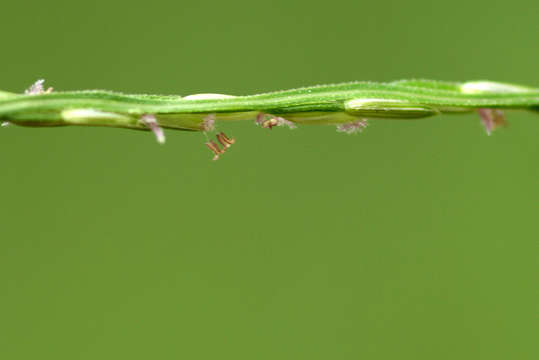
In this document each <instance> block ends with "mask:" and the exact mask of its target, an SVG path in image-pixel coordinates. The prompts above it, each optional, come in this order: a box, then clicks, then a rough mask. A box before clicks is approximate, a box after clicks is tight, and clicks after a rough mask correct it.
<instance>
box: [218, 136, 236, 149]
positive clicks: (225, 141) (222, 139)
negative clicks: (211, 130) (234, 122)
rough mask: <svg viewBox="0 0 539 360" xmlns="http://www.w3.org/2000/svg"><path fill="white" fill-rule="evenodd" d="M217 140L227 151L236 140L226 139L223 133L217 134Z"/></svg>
mask: <svg viewBox="0 0 539 360" xmlns="http://www.w3.org/2000/svg"><path fill="white" fill-rule="evenodd" d="M217 140H219V142H220V143H221V145H223V147H224V148H225V149H228V148H229V147H231V146H232V144H234V143H235V142H236V140H234V139H230V138H228V137H227V136H226V135H225V133H224V132H220V133H219V134H217Z"/></svg>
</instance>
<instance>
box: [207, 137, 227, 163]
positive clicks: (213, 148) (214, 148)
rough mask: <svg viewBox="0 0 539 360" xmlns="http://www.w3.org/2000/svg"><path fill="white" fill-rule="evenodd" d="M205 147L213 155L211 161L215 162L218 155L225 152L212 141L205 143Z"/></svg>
mask: <svg viewBox="0 0 539 360" xmlns="http://www.w3.org/2000/svg"><path fill="white" fill-rule="evenodd" d="M205 145H206V146H207V147H208V148H209V149H210V150H211V151H212V152H213V153H214V154H215V156H214V157H213V160H214V161H215V160H217V159H219V155H221V154H224V153H225V151H224V150H223V149H220V148H219V145H217V144H216V143H215V142H213V141H212V140H210V141H208V142H207V143H205Z"/></svg>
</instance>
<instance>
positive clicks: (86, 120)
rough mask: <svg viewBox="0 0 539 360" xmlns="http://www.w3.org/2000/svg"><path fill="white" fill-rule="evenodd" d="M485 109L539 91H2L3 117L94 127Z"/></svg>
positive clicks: (309, 120)
mask: <svg viewBox="0 0 539 360" xmlns="http://www.w3.org/2000/svg"><path fill="white" fill-rule="evenodd" d="M480 108H490V109H523V110H537V109H538V108H539V89H536V88H528V87H523V86H519V85H512V84H502V83H495V82H486V81H475V82H466V83H448V82H440V81H430V80H401V81H396V82H390V83H372V82H352V83H344V84H336V85H323V86H313V87H305V88H300V89H293V90H285V91H277V92H271V93H264V94H258V95H251V96H229V95H217V94H199V95H194V96H187V97H180V96H158V95H125V94H120V93H114V92H109V91H95V90H90V91H73V92H50V93H49V92H43V91H40V92H38V93H37V94H36V93H34V94H12V93H7V92H0V121H6V122H9V123H13V124H17V125H22V126H58V125H88V126H112V127H123V128H133V129H149V128H148V126H147V124H145V123H144V122H143V121H141V116H143V115H145V114H151V115H153V116H155V119H156V121H157V124H158V125H159V126H161V127H165V128H174V129H183V130H199V131H203V130H207V129H206V128H205V126H204V119H205V118H206V117H207V116H208V115H209V114H214V115H215V119H216V120H217V121H226V120H250V119H253V118H256V116H257V114H259V113H264V114H270V115H272V116H276V117H283V118H286V120H288V121H291V122H294V123H304V124H343V123H350V122H353V121H355V120H357V119H361V118H396V119H411V118H422V117H427V116H432V115H436V114H439V113H463V112H469V111H473V110H476V109H480Z"/></svg>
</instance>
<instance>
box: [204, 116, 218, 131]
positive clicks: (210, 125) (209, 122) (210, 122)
mask: <svg viewBox="0 0 539 360" xmlns="http://www.w3.org/2000/svg"><path fill="white" fill-rule="evenodd" d="M213 130H215V114H208V115H207V116H205V117H204V119H203V120H202V131H206V132H208V131H213Z"/></svg>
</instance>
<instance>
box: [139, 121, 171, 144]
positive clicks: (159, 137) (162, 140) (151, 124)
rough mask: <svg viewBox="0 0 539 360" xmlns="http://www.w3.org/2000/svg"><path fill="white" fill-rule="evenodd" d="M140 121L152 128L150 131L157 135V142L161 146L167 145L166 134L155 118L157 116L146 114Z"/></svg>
mask: <svg viewBox="0 0 539 360" xmlns="http://www.w3.org/2000/svg"><path fill="white" fill-rule="evenodd" d="M140 121H141V122H142V123H143V124H144V125H146V126H147V127H149V128H150V130H151V131H152V132H153V133H154V134H155V138H156V139H157V142H158V143H159V144H164V143H165V133H164V131H163V128H162V127H161V126H159V124H158V123H157V119H156V118H155V115H151V114H146V115H142V117H141V118H140Z"/></svg>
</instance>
